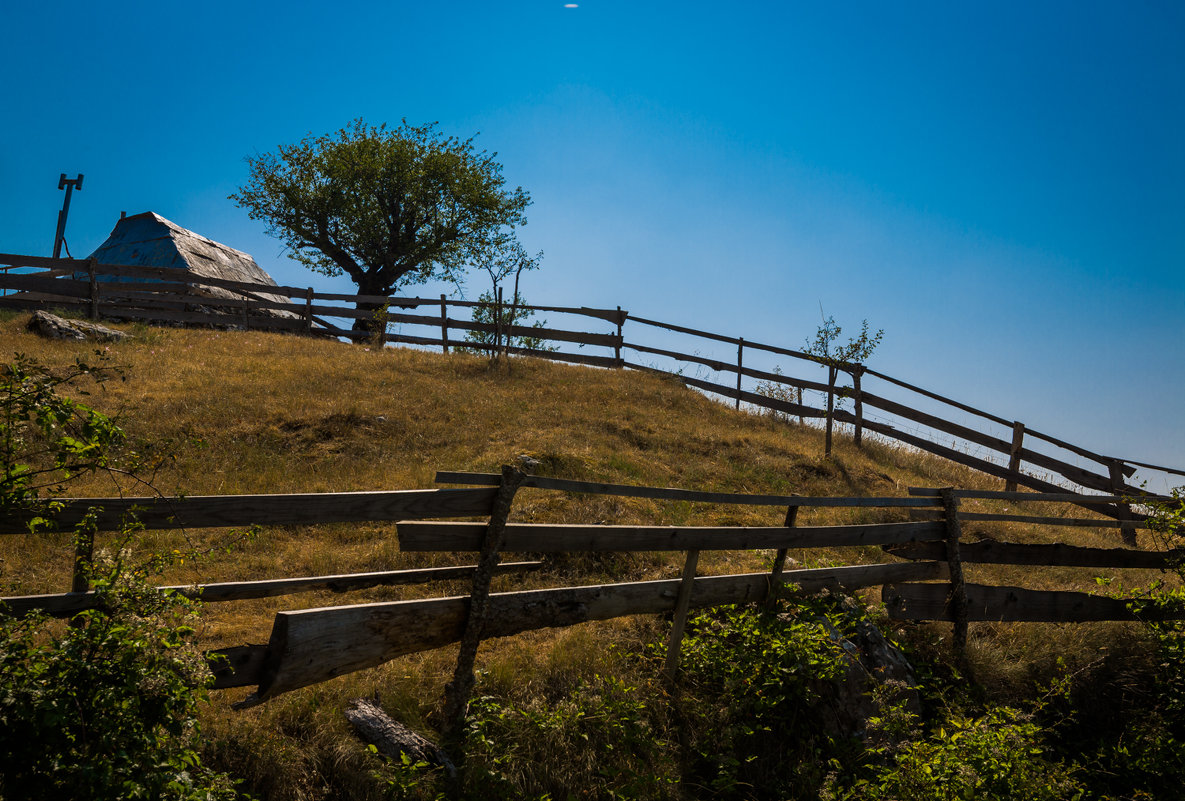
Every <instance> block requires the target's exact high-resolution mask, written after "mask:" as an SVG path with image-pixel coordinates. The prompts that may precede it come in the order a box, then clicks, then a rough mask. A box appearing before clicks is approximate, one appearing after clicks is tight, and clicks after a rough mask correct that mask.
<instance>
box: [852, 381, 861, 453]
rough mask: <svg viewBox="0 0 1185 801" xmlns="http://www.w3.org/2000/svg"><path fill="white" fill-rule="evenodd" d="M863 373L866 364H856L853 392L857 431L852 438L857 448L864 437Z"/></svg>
mask: <svg viewBox="0 0 1185 801" xmlns="http://www.w3.org/2000/svg"><path fill="white" fill-rule="evenodd" d="M863 374H864V365H862V364H859V365H856V369H855V370H853V371H852V393H853V396H854V397H855V399H856V433H855V435H854V436H853V437H852V439H853V440H854V441H855V443H856V447H857V448H858V447H860V443H861V442H862V441H863V439H864V399H863V398H862V397H861V395H860V376H862V375H863Z"/></svg>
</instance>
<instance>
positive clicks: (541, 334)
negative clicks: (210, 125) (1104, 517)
mask: <svg viewBox="0 0 1185 801" xmlns="http://www.w3.org/2000/svg"><path fill="white" fill-rule="evenodd" d="M0 265H11V266H13V267H15V268H21V269H26V270H34V271H35V272H31V273H30V272H25V273H18V272H14V271H13V270H12V269H9V270H7V271H4V272H0V289H2V290H3V291H5V292H7V291H8V290H16V291H17V294H15V295H6V296H4V297H0V306H5V307H9V308H38V307H62V308H64V309H68V310H72V311H74V312H78V313H83V314H89V315H90V316H92V317H94V318H98V317H110V318H120V319H130V320H150V321H157V322H172V323H178V324H187V325H216V326H235V327H241V328H249V329H254V328H258V329H262V330H269V331H288V332H293V333H303V334H308V335H318V336H332V337H342V338H350V339H355V340H357V339H364V338H365V339H369V338H372V335H371V334H369V333H367V332H365V331H353V330H350V329H349V328H344V327H341V326H340V325H338V324H337V322H335V321H337V320H342V319H345V320H358V319H373V318H375V315H376V312H375V311H374V310H373V309H372V308H369V307H373V306H375V305H379V306H381V307H382V308H383V309H384V311H383V312H382V314H381V319H383V320H384V321H385V322H386V324H388V325H389V326H396V327H397V328H398V329H399V332H398V333H391V332H390V331H388V332H386V333H385V335H384V339H385V340H386V341H388V342H392V343H402V344H411V345H418V346H426V347H440V348H441V349H442V350H443V351H445V352H448V351H449V350H450V349H455V348H467V349H471V350H479V351H480V350H485V351H499V352H506V353H512V354H519V355H530V356H535V357H540V358H546V359H553V360H558V361H565V362H571V363H577V364H584V365H592V366H597V367H607V368H613V367H625V368H631V369H637V370H647V371H657V372H661V373H664V374H668V375H677V377H678V378H679V380H681V381H682V382H683V383H684V384H686V385H688V386H691V387H695V388H696V389H699V390H701V391H704V392H707V393H711V394H713V395H716V396H719V397H722V398H727V399H731V400H733V401H734V403H735V404H736V406H737V407H738V408H740V407H741V404H742V403H743V404H746V405H747V406H748V407H750V408H753V409H761V410H766V411H768V412H772V413H777V414H782V415H786V416H788V417H797V418H798V419H799V420H800V421H805V420H807V419H812V420H823V421H824V425H825V426H826V428H827V430H828V436H829V437H830V430H831V425H832V423H833V422H839V423H844V424H847V425H849V426H851V429H852V435H853V438H854V439H855V441H856V442H857V443H859V442H860V441H861V440H862V438H863V437H864V435H865V432H872V433H874V434H876V435H879V436H881V437H884V438H886V439H889V440H893V441H896V442H900V443H903V444H905V445H908V446H911V447H914V448H917V449H919V450H922V451H925V452H927V453H932V454H936V455H938V456H942V457H944V458H946V459H949V460H951V461H953V462H956V463H958V464H961V465H965V466H967V467H971V468H973V469H975V470H979V471H982V472H984V473H987V474H989V475H992V476H995V477H998V478H1000V479H1001V480H1003V481H1004V482H1005V484H1004V488H1005V489H1006V490H1015V489H1016V488H1017V487H1019V486H1024V487H1028V488H1030V489H1034V490H1038V491H1040V492H1047V493H1048V492H1054V493H1056V492H1062V491H1064V490H1065V489H1066V487H1065V486H1063V483H1068V484H1069V485H1071V486H1073V487H1081V488H1084V489H1085V490H1089V491H1093V492H1099V493H1104V494H1107V495H1112V496H1115V495H1124V496H1129V497H1132V496H1138V495H1142V494H1146V493H1145V492H1144V491H1143V490H1142V489H1141V488H1140V487H1136V486H1132V485H1131V484H1129V483H1128V479H1130V478H1131V477H1132V476H1133V475H1134V474H1135V472H1136V471H1137V469H1139V468H1145V469H1148V470H1156V471H1161V472H1164V473H1168V474H1172V475H1179V476H1185V470H1181V469H1177V468H1171V467H1163V466H1158V465H1152V464H1147V463H1145V462H1138V461H1134V460H1131V459H1121V458H1117V457H1112V456H1106V455H1103V454H1098V453H1095V452H1093V451H1090V450H1088V449H1085V448H1081V447H1079V446H1076V445H1074V444H1072V443H1069V442H1066V441H1064V440H1061V439H1058V438H1057V437H1053V436H1050V435H1048V434H1044V433H1042V432H1040V431H1036V430H1034V429H1032V428H1030V427H1028V426H1026V425H1024V424H1023V423H1021V422H1019V421H1012V420H1007V419H1005V418H1002V417H999V416H997V415H994V414H991V413H989V412H985V411H982V410H980V409H977V408H975V407H973V406H970V405H968V404H965V403H961V402H959V401H955V400H952V399H950V398H947V397H944V396H942V395H940V394H938V393H935V392H931V391H929V390H926V389H923V388H921V387H918V386H915V385H913V384H910V383H908V382H905V381H902V380H900V379H897V378H894V377H892V376H889V375H886V374H884V373H881V372H879V371H877V370H873V369H870V368H868V367H866V366H864V365H861V364H847V363H844V364H835V365H827V364H823V363H821V361H820V359H818V358H817V357H815V356H812V355H810V354H807V353H804V352H802V351H798V350H793V349H789V348H782V347H778V346H774V345H768V344H763V343H760V342H754V341H752V340H747V339H744V338H743V337H730V336H724V335H721V334H716V333H711V332H708V331H701V330H697V329H694V328H688V327H686V326H680V325H673V324H670V323H664V322H659V321H656V320H651V319H647V318H643V317H639V316H636V315H631V314H630V313H629V312H627V311H623V310H622V309H621V308H620V307H618V308H616V309H594V308H588V307H562V306H522V307H515V309H512V310H506V309H503V308H501V307H500V308H498V309H496V310H494V312H493V313H492V314H491V315H490V317H492V319H493V320H494V322H479V321H474V320H471V319H460V318H456V317H450V314H449V313H450V309H452V310H458V309H459V310H464V311H465V312H467V313H468V312H471V311H472V310H473V309H474V308H475V307H478V306H481V305H482V304H480V303H477V302H473V301H460V300H450V299H449V298H447V297H446V296H444V295H442V296H440V297H439V298H410V297H383V296H365V295H345V294H334V293H324V292H316V291H314V290H313V288H311V287H291V286H277V287H272V286H268V287H261V286H260V285H259V284H252V283H243V282H238V281H227V280H222V279H214V278H204V277H200V276H195V275H192V274H180V275H179V272H178V271H177V270H170V269H163V268H154V267H142V266H130V265H106V264H99V263H97V262H95V261H94V260H91V259H74V260H71V259H50V258H42V257H33V256H16V255H11V254H0ZM212 294H217V295H218V296H217V297H214V296H212ZM277 298H287V299H288V300H287V302H282V301H278V300H277ZM347 304H353V305H354V308H351V307H350V306H349V305H347ZM396 309H398V310H399V311H395V310H396ZM409 310H410V311H409ZM424 311H428V312H429V313H423V312H424ZM519 311H524V312H531V313H542V314H553V313H554V314H563V315H565V316H568V317H578V318H581V320H582V321H583V322H582V323H581V324H585V323H587V322H588V321H589V320H597V321H600V323H601V324H602V325H604V326H606V327H607V328H608V330H606V331H602V332H595V331H593V332H590V331H582V330H574V329H567V328H556V327H542V328H533V327H530V326H524V325H511V324H507V323H505V322H504V321H505V320H514V319H515V312H519ZM277 315H278V316H277ZM627 323H629V325H630V329H631V331H638V332H641V331H646V332H648V333H651V334H653V333H655V332H664V333H663V336H669V335H672V334H674V335H679V336H683V337H691V338H692V340H693V341H692V342H689V344H688V345H686V346H680V348H681V349H679V350H675V349H671V348H664V347H656V346H655V345H654V344H647V343H645V342H641V341H638V340H637V339H636V338H633V337H631V339H626V332H625V326H626V324H627ZM405 327H410V328H412V329H417V328H420V329H425V332H424V333H418V334H408V333H403V330H404V328H405ZM469 334H476V335H479V337H480V338H481V340H482V341H471V340H470V339H468V338H466V335H469ZM458 335H460V338H457V336H458ZM524 337H529V338H532V339H534V340H538V341H541V342H544V343H556V344H557V345H558V346H569V348H570V346H571V345H578V346H579V347H580V348H585V347H589V348H594V349H600V350H601V351H603V353H595V352H579V353H577V352H572V351H571V350H570V349H569V350H567V351H562V350H558V349H557V350H547V349H530V348H523V347H518V346H515V345H512V344H511V343H513V342H518V341H521V338H524ZM703 342H707V343H715V344H716V345H724V346H727V347H729V348H733V347H735V348H736V360H735V362H733V361H725V360H720V359H714V358H708V357H705V356H703V355H699V352H698V351H699V348H698V345H699V343H703ZM549 347H550V346H549ZM625 351H632V352H634V353H636V354H641V355H643V356H645V357H658V358H664V359H670V360H674V361H675V362H678V363H682V364H693V365H700V366H702V367H704V368H707V369H708V370H712V371H716V372H717V373H719V372H724V373H733V374H735V376H736V380H735V382H729V383H723V382H721V381H719V380H708V379H706V378H703V377H699V376H689V375H682V374H680V373H679V371H669V370H663V369H660V368H657V367H655V366H653V365H652V364H643V363H640V362H639V361H637V360H631V359H628V358H626V357H625V356H624V355H623V353H624V352H625ZM747 353H748V354H749V356H750V359H749V363H746V354H747ZM753 354H764V355H765V356H766V357H777V358H782V357H784V358H787V359H791V360H794V362H795V363H797V364H798V365H800V366H802V367H803V368H804V369H808V370H822V371H823V373H824V375H825V378H824V379H823V380H821V381H816V380H808V379H805V378H798V377H794V376H791V375H786V374H783V373H781V372H776V371H771V370H764V369H758V368H757V367H754V366H752V358H751V357H752V356H753ZM840 379H844V380H845V381H846V383H844V381H841V380H840ZM746 381H747V382H748V385H747V386H746V383H745V382H746ZM877 381H879V382H881V385H882V386H881V387H877V386H871V387H870V386H869V385H870V383H875V382H877ZM754 382H757V383H756V385H754ZM804 390H805V391H807V392H810V393H817V394H818V395H819V397H821V398H822V401H821V402H820V405H819V406H813V405H811V404H809V403H804V402H803V395H802V393H803V391H804ZM792 393H796V395H794V394H792ZM891 393H898V394H900V395H901V397H902V398H904V400H894V399H891V398H889V397H887V394H891ZM791 398H793V400H792V399H791ZM840 399H851V401H852V409H851V410H850V411H849V410H847V409H842V408H835V407H836V405H837V401H838V400H840ZM922 407H927V408H929V409H930V411H925V410H924V409H923V408H922ZM870 410H871V411H870ZM958 418H962V419H963V420H964V422H960V421H959V419H958ZM968 418H970V419H973V420H975V421H978V422H977V423H976V425H979V426H981V427H982V428H987V429H993V428H994V429H995V430H996V431H997V433H996V434H993V433H986V432H985V431H982V430H979V428H976V427H973V426H972V425H969V424H967V420H968ZM1000 432H1003V433H1000ZM947 443H949V444H947ZM1037 446H1040V447H1041V448H1042V449H1041V450H1038V449H1037ZM1082 460H1085V461H1088V462H1093V463H1094V464H1095V465H1097V467H1093V468H1087V467H1082V466H1081V464H1080V462H1081V461H1082ZM1058 482H1062V483H1058ZM1094 508H1095V510H1096V511H1100V512H1102V513H1104V514H1109V515H1111V516H1113V517H1116V518H1118V519H1124V518H1127V517H1128V516H1130V510H1129V509H1128V508H1127V507H1126V506H1124V505H1111V506H1110V507H1109V508H1108V507H1103V506H1096V507H1094Z"/></svg>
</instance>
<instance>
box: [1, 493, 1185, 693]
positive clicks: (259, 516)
mask: <svg viewBox="0 0 1185 801" xmlns="http://www.w3.org/2000/svg"><path fill="white" fill-rule="evenodd" d="M512 474H513V475H515V476H516V479H515V482H516V483H515V484H514V486H510V487H509V492H508V491H507V489H508V484H507V483H506V482H507V479H506V477H507V476H508V475H512ZM437 481H438V483H445V484H458V483H460V484H470V485H478V486H477V488H468V489H436V490H412V491H403V492H364V493H331V494H311V495H262V496H258V495H256V496H214V497H186V498H157V499H147V498H145V499H94V498H90V499H73V500H68V501H65V502H64V506H63V509H62V511H61V513H60V514H59V515H58V516H57V520H58V522H59V524H60V525H69V524H70V523H72V522H75V521H77V520H79V519H80V518H81V516H82V515H83V514H85V512H86V510H88V509H92V508H95V507H102V509H103V511H102V513H101V514H100V517H99V525H100V527H103V528H110V527H114V526H116V525H118V522H119V520H120V518H121V513H122V512H124V511H126V510H127V509H128V508H130V507H139V508H140V509H142V511H141V512H140V514H139V519H140V520H141V521H142V522H143V524H144V525H145V526H146V527H148V528H151V529H157V528H177V527H180V526H187V527H215V526H244V525H250V524H293V523H301V524H306V523H307V524H311V523H323V522H342V521H362V520H371V521H373V520H381V521H398V522H397V523H396V527H397V534H398V538H399V546H400V549H401V550H402V551H406V552H425V551H437V552H440V551H443V552H478V553H479V554H480V556H479V562H478V564H477V565H476V566H465V567H448V568H433V569H429V570H411V571H393V572H387V573H361V574H351V575H342V576H315V577H304V578H296V579H291V578H289V579H273V580H264V581H251V582H237V583H231V584H213V585H199V586H196V587H189V588H183V589H182V591H183V592H185V593H186V594H188V595H191V596H193V597H197V598H201V599H203V600H205V601H227V600H236V599H244V598H258V597H267V596H273V595H280V594H287V593H289V592H300V591H307V590H311V589H323V588H329V589H334V590H337V591H344V590H350V589H358V588H361V587H371V586H377V585H386V584H397V583H410V582H420V581H428V580H434V579H442V578H449V579H455V578H459V577H472V579H473V585H472V590H471V593H470V595H468V596H456V597H443V598H428V599H419V600H409V601H397V602H389V603H369V604H361V605H351V606H336V607H327V608H318V609H304V610H299V611H286V612H279V613H277V614H276V616H275V620H274V623H273V627H272V632H271V636H270V638H269V641H268V643H267V644H265V645H245V646H240V647H236V648H226V649H220V650H219V651H216V652H213V653H212V654H211V666H212V669H213V670H214V673H215V686H216V687H218V688H229V687H246V686H255V687H256V690H255V692H254V693H253V694H252V695H251V697H250V698H249V699H248V701H247V702H246V703H247V704H254V703H259V702H262V701H264V700H267V699H269V698H272V697H274V696H276V695H278V694H280V693H284V692H288V691H290V690H295V689H298V688H300V687H305V686H308V685H311V684H315V683H317V682H321V681H325V680H328V679H330V678H333V677H335V676H340V675H343V674H345V673H349V672H352V671H356V670H361V669H364V668H369V667H374V666H377V665H380V664H382V663H384V662H387V661H389V660H391V659H394V658H396V657H398V656H401V655H404V654H409V653H414V652H418V651H423V650H428V649H433V648H438V647H441V646H445V645H449V644H452V643H457V642H461V643H462V659H461V660H460V661H459V665H461V664H463V663H464V662H465V650H466V646H465V642H466V638H467V637H468V638H469V639H470V646H469V650H470V652H471V653H470V654H469V658H468V659H469V661H468V665H469V667H470V668H471V666H472V655H473V653H472V652H475V651H476V648H477V644H478V643H479V642H480V641H481V640H482V639H489V638H492V637H503V636H509V635H513V634H517V633H520V632H523V631H529V630H533V629H541V628H552V627H561V626H569V625H574V624H576V623H581V622H585V621H592V620H605V619H609V618H614V617H620V616H624V615H638V614H673V616H674V618H673V620H674V622H673V626H672V633H671V641H670V644H669V648H668V670H670V671H672V672H673V671H674V670H675V668H676V666H677V660H678V653H679V644H680V641H681V636H682V630H683V626H684V623H685V621H686V619H687V615H688V613H689V610H691V609H694V608H704V607H711V606H719V605H726V604H736V603H746V602H760V603H766V604H772V603H776V601H777V599H778V598H780V597H785V596H788V595H792V594H795V593H802V592H806V593H811V592H817V591H820V590H822V589H824V588H834V589H842V590H846V591H849V592H850V591H853V590H855V589H859V588H866V587H875V586H881V587H882V588H883V589H882V597H883V599H884V602H885V604H886V607H887V609H888V613H889V615H890V616H891V617H893V618H897V619H909V620H946V621H951V622H952V623H953V624H954V626H955V640H956V642H957V643H962V642H963V641H964V640H965V638H966V631H967V625H968V623H969V622H973V621H986V620H995V621H998V620H1015V621H1062V622H1067V621H1070V622H1073V621H1088V620H1131V619H1132V618H1133V616H1132V613H1131V612H1130V611H1129V609H1128V607H1127V606H1126V604H1125V603H1124V602H1123V601H1121V600H1117V599H1114V598H1109V597H1104V596H1096V595H1090V594H1087V593H1082V592H1070V591H1040V590H1030V589H1023V588H1019V587H1011V586H985V585H980V584H973V583H969V582H967V581H966V580H965V579H964V566H965V565H975V564H1006V565H1018V566H1033V565H1039V566H1043V567H1044V566H1053V565H1060V566H1079V567H1091V568H1099V567H1105V568H1114V569H1124V568H1141V569H1164V568H1167V567H1171V566H1173V565H1175V564H1178V563H1179V562H1180V560H1181V559H1182V558H1183V557H1185V551H1182V550H1159V551H1157V550H1152V551H1149V550H1135V549H1131V548H1085V547H1076V546H1070V545H1065V544H1046V545H1024V544H1016V543H1008V542H1002V541H997V540H987V539H984V540H979V541H975V542H968V541H965V538H964V537H963V535H962V524H963V523H965V522H972V521H993V522H998V523H1026V524H1030V525H1032V524H1038V525H1041V526H1074V527H1082V526H1091V527H1097V528H1103V529H1106V528H1120V527H1124V526H1128V527H1130V526H1136V527H1143V526H1146V525H1147V524H1146V523H1145V522H1143V521H1136V522H1133V521H1117V520H1112V519H1105V518H1065V517H1056V516H1035V515H1021V514H996V513H982V512H968V511H965V510H962V509H960V504H961V503H962V502H963V501H966V500H971V499H988V500H992V499H996V500H1008V501H1011V502H1013V503H1016V502H1038V503H1049V502H1057V503H1074V502H1081V501H1082V496H1080V495H1074V494H1067V493H1058V494H1037V493H1018V492H983V491H965V490H954V489H945V490H937V489H918V490H914V491H913V492H912V495H911V497H809V496H780V495H744V494H732V493H719V492H699V491H694V490H683V489H670V488H658V487H639V486H630V485H615V484H604V483H598V482H586V481H571V480H566V479H557V478H548V477H536V476H524V475H522V474H520V473H517V471H509V470H504V472H503V475H502V476H499V475H487V474H474V473H438V474H437ZM518 486H522V487H534V488H539V489H545V490H553V491H562V492H569V493H582V494H603V495H617V496H627V497H638V498H650V499H657V500H672V501H684V502H692V503H710V504H737V505H747V506H772V507H778V508H784V509H785V510H786V516H785V520H784V522H783V524H782V525H781V526H723V527H722V526H711V527H697V526H618V525H549V524H519V523H509V522H507V518H508V516H509V513H510V508H511V501H512V499H513V496H514V490H515V489H516V488H517V487H518ZM1092 500H1093V501H1096V502H1103V503H1106V502H1122V501H1123V500H1125V499H1123V498H1094V499H1092ZM1158 500H1164V501H1168V500H1169V499H1158ZM811 507H823V508H869V507H871V508H882V509H894V508H896V509H905V510H908V512H909V513H910V514H911V516H913V517H922V518H932V519H921V520H917V519H915V520H910V521H906V522H888V523H860V524H851V525H839V526H804V525H798V513H799V510H801V509H804V508H811ZM487 515H488V516H489V520H488V521H487V522H450V521H429V520H425V519H424V518H431V517H467V516H487ZM27 524H28V516H21V515H9V516H8V517H4V518H0V533H9V534H11V533H17V532H21V531H25V530H26V529H27ZM858 546H877V547H879V549H880V550H881V551H883V553H884V554H885V555H886V558H889V557H891V558H892V559H893V560H894V561H887V562H884V563H876V564H860V565H851V566H842V567H829V568H816V569H803V570H786V569H785V567H786V563H787V558H788V552H789V551H790V550H798V549H811V548H842V547H858ZM741 549H770V550H772V551H774V554H775V555H774V559H773V566H772V569H771V570H770V571H769V572H760V573H748V574H741V575H723V576H698V575H697V567H698V560H699V554H700V552H701V551H705V550H741ZM604 551H682V552H684V553H685V557H684V568H683V571H682V576H681V577H680V578H672V579H662V580H656V581H641V582H626V583H614V584H602V585H594V586H579V587H558V588H547V589H533V590H525V591H522V590H520V591H513V592H505V593H490V577H491V575H492V574H493V572H494V571H495V570H497V569H501V570H504V571H505V570H509V571H521V570H526V569H534V568H537V567H539V566H540V563H539V562H517V563H511V564H505V565H502V564H500V559H501V555H502V554H504V553H516V552H521V553H529V554H554V553H571V552H604ZM865 553H866V554H867V551H865ZM172 589H176V588H172ZM3 601H4V603H5V604H7V606H8V608H9V610H10V611H15V612H28V611H30V610H33V609H41V610H45V611H47V612H48V613H50V614H54V615H59V616H68V615H70V614H73V613H74V612H76V611H78V610H80V609H83V608H87V607H88V606H93V605H94V604H95V603H96V602H97V601H98V599H97V597H96V596H95V594H94V593H93V592H89V591H86V590H85V588H83V590H82V591H78V592H71V593H64V594H58V595H40V596H24V597H18V598H6V599H3ZM479 602H480V603H479ZM458 671H459V673H460V672H461V668H460V667H459V668H458Z"/></svg>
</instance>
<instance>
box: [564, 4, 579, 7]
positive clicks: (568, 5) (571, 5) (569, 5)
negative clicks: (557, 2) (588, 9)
mask: <svg viewBox="0 0 1185 801" xmlns="http://www.w3.org/2000/svg"><path fill="white" fill-rule="evenodd" d="M564 8H580V6H578V5H577V4H576V3H564Z"/></svg>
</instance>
